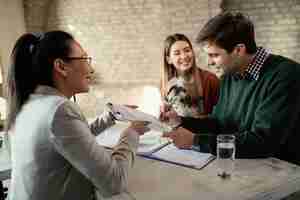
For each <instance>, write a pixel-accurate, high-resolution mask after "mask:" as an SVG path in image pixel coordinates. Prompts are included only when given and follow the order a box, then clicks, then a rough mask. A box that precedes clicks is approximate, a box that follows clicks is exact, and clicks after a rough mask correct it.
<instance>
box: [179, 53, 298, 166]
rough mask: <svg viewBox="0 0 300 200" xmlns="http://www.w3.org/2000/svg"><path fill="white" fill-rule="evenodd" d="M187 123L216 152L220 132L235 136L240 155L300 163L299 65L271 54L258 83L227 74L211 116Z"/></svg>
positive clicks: (197, 137)
mask: <svg viewBox="0 0 300 200" xmlns="http://www.w3.org/2000/svg"><path fill="white" fill-rule="evenodd" d="M183 127H185V128H188V129H190V130H192V131H193V132H194V133H195V134H196V137H195V141H194V142H195V143H196V144H203V143H206V144H209V145H210V148H211V150H212V151H213V152H215V147H216V135H217V134H234V135H235V136H236V157H237V158H262V157H269V156H274V157H278V158H280V159H283V160H287V161H290V162H294V163H297V164H300V136H299V135H300V133H298V132H299V131H300V65H299V64H298V63H296V62H294V61H291V60H289V59H287V58H284V57H281V56H277V55H270V57H269V58H268V59H267V60H266V62H265V63H264V65H263V67H262V69H261V72H260V76H259V79H258V80H257V81H255V80H248V79H237V78H236V77H234V76H232V75H225V76H224V77H223V79H222V82H221V88H220V96H219V100H218V103H217V105H216V106H215V107H214V110H213V113H212V114H211V116H210V117H209V118H208V119H192V118H184V119H183Z"/></svg>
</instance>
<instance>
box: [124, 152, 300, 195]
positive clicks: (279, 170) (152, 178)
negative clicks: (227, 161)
mask: <svg viewBox="0 0 300 200" xmlns="http://www.w3.org/2000/svg"><path fill="white" fill-rule="evenodd" d="M216 169H217V166H216V162H215V161H213V162H212V163H210V164H209V165H208V166H206V167H205V168H204V169H202V170H194V169H189V168H185V167H181V166H176V165H173V164H168V163H164V162H160V161H155V160H150V159H145V158H141V157H139V158H138V159H136V163H135V166H134V167H133V168H132V169H131V171H130V175H129V192H130V194H131V196H133V197H134V199H137V200H148V199H149V200H150V199H151V200H152V199H159V200H160V199H161V200H177V199H178V200H179V199H184V200H198V199H208V200H227V199H228V200H235V199H239V200H241V199H247V200H252V199H253V200H254V199H255V200H256V199H257V200H265V199H272V200H273V199H274V200H275V199H283V198H284V199H285V198H286V197H289V198H287V199H300V197H299V196H298V193H300V192H299V191H300V167H299V166H296V165H293V164H290V163H287V162H284V161H281V160H278V159H275V158H269V159H257V160H256V159H255V160H253V159H251V160H247V159H242V160H236V165H235V173H234V175H233V176H232V177H231V178H230V179H225V180H223V179H221V178H220V177H218V176H217V175H216V171H217V170H216ZM296 196H297V197H298V198H297V197H296Z"/></svg>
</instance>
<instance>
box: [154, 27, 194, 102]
mask: <svg viewBox="0 0 300 200" xmlns="http://www.w3.org/2000/svg"><path fill="white" fill-rule="evenodd" d="M177 41H185V42H187V43H188V44H189V46H190V48H191V49H192V51H193V55H194V58H193V65H192V67H191V69H190V70H191V73H193V72H194V71H195V69H196V67H197V66H196V59H195V53H194V50H193V46H192V43H191V41H190V40H189V39H188V38H187V36H185V35H183V34H180V33H175V34H173V35H169V36H168V37H167V38H166V40H165V42H164V52H163V66H162V67H161V70H160V93H161V97H162V98H164V97H165V96H166V93H167V91H166V90H167V83H168V81H169V80H171V79H172V78H173V77H175V76H177V71H176V68H175V66H174V65H173V64H169V63H168V60H167V57H169V56H170V50H171V47H172V45H173V44H174V43H175V42H177Z"/></svg>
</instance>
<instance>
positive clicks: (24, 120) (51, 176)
mask: <svg viewBox="0 0 300 200" xmlns="http://www.w3.org/2000/svg"><path fill="white" fill-rule="evenodd" d="M112 124H114V121H113V120H112V119H111V117H110V115H108V114H107V113H106V114H105V113H104V114H103V116H101V117H99V118H98V119H96V121H95V122H94V123H92V124H91V125H90V126H89V125H88V123H87V121H86V119H85V118H84V116H83V115H82V113H81V112H80V110H79V108H78V107H77V105H76V104H75V103H73V102H71V101H69V100H68V99H67V98H66V97H64V96H62V95H61V94H60V93H59V92H58V91H57V90H56V89H54V88H51V87H47V86H39V87H38V88H37V90H36V92H35V93H34V94H32V95H31V96H30V98H29V100H28V102H27V103H26V104H25V105H24V106H23V108H22V110H21V111H20V113H19V114H18V116H17V119H16V123H15V129H14V133H13V134H12V141H11V155H12V177H11V185H10V191H9V200H40V199H43V200H53V199H56V200H58V199H59V200H63V199H65V200H70V199H72V200H77V199H78V200H79V199H85V200H89V199H93V197H94V196H95V195H94V194H95V193H94V191H95V190H96V193H97V196H98V198H99V199H101V197H109V196H111V195H114V194H117V193H119V192H124V191H125V190H126V187H127V176H128V168H129V167H130V166H131V164H132V162H133V160H134V155H135V152H136V148H137V144H138V134H137V133H136V132H134V131H133V130H132V129H126V130H125V131H124V133H123V135H122V137H121V138H120V140H119V143H118V145H117V146H116V147H115V148H114V150H113V152H108V151H107V150H106V149H104V148H103V147H102V146H100V145H98V144H97V141H96V137H95V136H96V134H97V133H100V132H101V131H103V130H104V129H106V128H107V127H109V126H111V125H112Z"/></svg>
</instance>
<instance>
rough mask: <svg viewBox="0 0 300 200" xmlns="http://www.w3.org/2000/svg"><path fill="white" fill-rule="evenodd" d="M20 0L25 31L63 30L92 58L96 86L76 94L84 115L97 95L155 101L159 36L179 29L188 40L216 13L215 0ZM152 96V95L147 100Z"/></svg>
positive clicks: (201, 59)
mask: <svg viewBox="0 0 300 200" xmlns="http://www.w3.org/2000/svg"><path fill="white" fill-rule="evenodd" d="M24 2H25V3H24V5H25V14H26V21H27V28H28V31H39V30H41V31H43V30H52V29H63V30H67V31H69V32H71V33H72V34H73V35H74V36H75V38H77V39H78V40H79V41H80V43H81V44H82V45H83V47H84V48H85V49H86V50H87V51H88V52H89V54H91V56H92V57H93V58H94V60H93V66H94V68H95V70H96V74H97V77H98V78H97V81H96V85H95V86H94V87H93V90H92V91H91V92H90V93H89V94H85V95H79V103H80V105H81V107H82V108H83V110H84V111H85V113H86V114H87V115H88V116H94V115H95V113H96V111H95V110H96V109H94V108H95V105H97V104H98V103H96V102H97V98H98V99H101V98H103V97H105V98H107V99H109V100H112V101H113V102H116V103H133V104H135V103H137V104H143V102H144V101H145V99H147V100H148V101H149V100H150V102H151V104H157V98H158V97H157V90H156V91H155V89H154V88H157V87H158V85H159V76H160V75H159V73H160V66H161V63H162V50H163V49H162V47H163V41H164V39H165V37H166V36H167V35H169V34H172V33H175V32H181V33H184V34H186V35H187V36H188V37H189V38H190V39H191V40H194V39H195V36H196V34H197V32H198V31H199V29H200V27H201V26H202V25H203V23H204V22H205V21H206V20H207V19H208V17H209V16H211V15H214V13H216V12H218V8H219V5H220V2H221V1H220V0H213V1H208V0H151V1H150V0H148V1H145V0H116V1H111V0H101V1H96V0H85V1H76V0H64V1H60V0H54V1H51V4H48V3H49V2H48V0H46V1H45V0H44V1H43V0H25V1H24ZM45 15H47V20H45ZM195 51H196V52H197V55H198V63H199V65H201V66H205V65H204V63H206V61H205V60H206V59H205V57H203V55H202V54H200V53H199V52H200V51H199V48H197V47H196V46H195ZM145 87H146V89H145ZM144 90H146V91H150V94H151V95H150V96H147V94H146V97H145V96H144V95H143V94H144ZM151 91H152V92H151ZM146 93H148V92H146ZM155 96H156V97H157V98H156V99H153V98H154V97H155ZM155 102H156V103H155ZM100 107H101V106H100ZM100 110H101V109H100Z"/></svg>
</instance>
